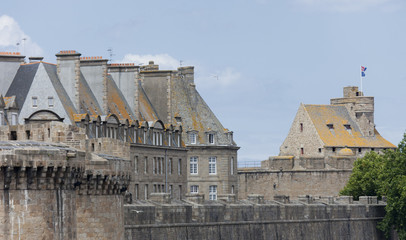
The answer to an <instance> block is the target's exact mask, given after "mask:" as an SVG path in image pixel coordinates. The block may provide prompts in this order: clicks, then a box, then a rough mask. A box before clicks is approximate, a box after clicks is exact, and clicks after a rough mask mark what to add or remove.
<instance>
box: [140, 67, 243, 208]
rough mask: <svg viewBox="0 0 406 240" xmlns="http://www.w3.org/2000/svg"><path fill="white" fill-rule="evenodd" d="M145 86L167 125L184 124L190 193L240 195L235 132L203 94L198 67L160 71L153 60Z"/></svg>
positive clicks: (144, 73) (146, 71) (146, 70)
mask: <svg viewBox="0 0 406 240" xmlns="http://www.w3.org/2000/svg"><path fill="white" fill-rule="evenodd" d="M139 78H140V81H141V86H142V88H143V89H144V90H145V93H146V94H147V95H148V96H149V99H150V101H151V103H152V105H153V106H154V108H155V110H156V113H157V114H158V116H159V118H160V119H162V120H163V122H164V123H166V124H172V125H177V124H182V127H183V132H182V139H183V140H184V142H185V145H186V148H187V149H188V152H187V164H188V170H187V174H188V177H187V178H188V181H187V184H188V193H191V194H203V195H204V196H205V198H206V199H211V200H215V199H217V198H218V197H219V196H220V197H221V195H229V194H235V195H238V175H237V151H238V149H239V147H238V146H237V144H236V143H235V142H234V140H233V132H232V131H230V130H228V129H226V128H224V127H223V125H222V124H221V122H220V121H219V120H218V119H217V117H216V116H215V114H214V113H213V112H212V111H211V109H210V108H209V107H208V105H207V104H206V103H205V101H204V100H203V98H202V97H201V96H200V94H199V92H198V91H197V89H196V85H195V83H194V68H193V67H179V68H178V69H177V70H173V71H168V70H159V66H158V65H156V64H154V62H150V63H149V65H146V66H144V67H143V68H141V71H140V73H139Z"/></svg>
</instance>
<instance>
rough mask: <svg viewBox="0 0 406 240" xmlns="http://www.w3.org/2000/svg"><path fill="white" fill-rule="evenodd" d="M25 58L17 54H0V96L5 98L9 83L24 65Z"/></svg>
mask: <svg viewBox="0 0 406 240" xmlns="http://www.w3.org/2000/svg"><path fill="white" fill-rule="evenodd" d="M24 58H25V56H22V55H21V54H20V53H19V52H0V94H1V95H3V96H5V95H6V93H7V90H8V88H9V87H10V84H11V82H12V81H13V80H14V77H15V75H16V73H17V71H18V69H19V68H20V65H21V64H22V63H24Z"/></svg>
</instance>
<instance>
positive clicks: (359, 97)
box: [330, 86, 375, 137]
mask: <svg viewBox="0 0 406 240" xmlns="http://www.w3.org/2000/svg"><path fill="white" fill-rule="evenodd" d="M343 95H344V96H343V98H333V99H331V100H330V103H331V105H345V106H346V107H347V109H348V111H349V112H350V114H351V117H352V119H354V120H355V121H356V122H357V123H358V125H359V127H360V128H361V132H362V134H363V135H364V136H366V137H373V136H375V124H374V97H365V96H364V94H363V93H362V92H361V91H358V87H354V86H349V87H344V90H343Z"/></svg>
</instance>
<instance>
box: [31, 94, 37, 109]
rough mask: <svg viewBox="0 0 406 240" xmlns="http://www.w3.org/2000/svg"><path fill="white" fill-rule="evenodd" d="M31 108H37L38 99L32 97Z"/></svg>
mask: <svg viewBox="0 0 406 240" xmlns="http://www.w3.org/2000/svg"><path fill="white" fill-rule="evenodd" d="M31 100H32V107H33V108H36V107H38V97H32V99H31Z"/></svg>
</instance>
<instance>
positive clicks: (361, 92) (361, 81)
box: [361, 71, 362, 94]
mask: <svg viewBox="0 0 406 240" xmlns="http://www.w3.org/2000/svg"><path fill="white" fill-rule="evenodd" d="M361 94H362V71H361Z"/></svg>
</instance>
